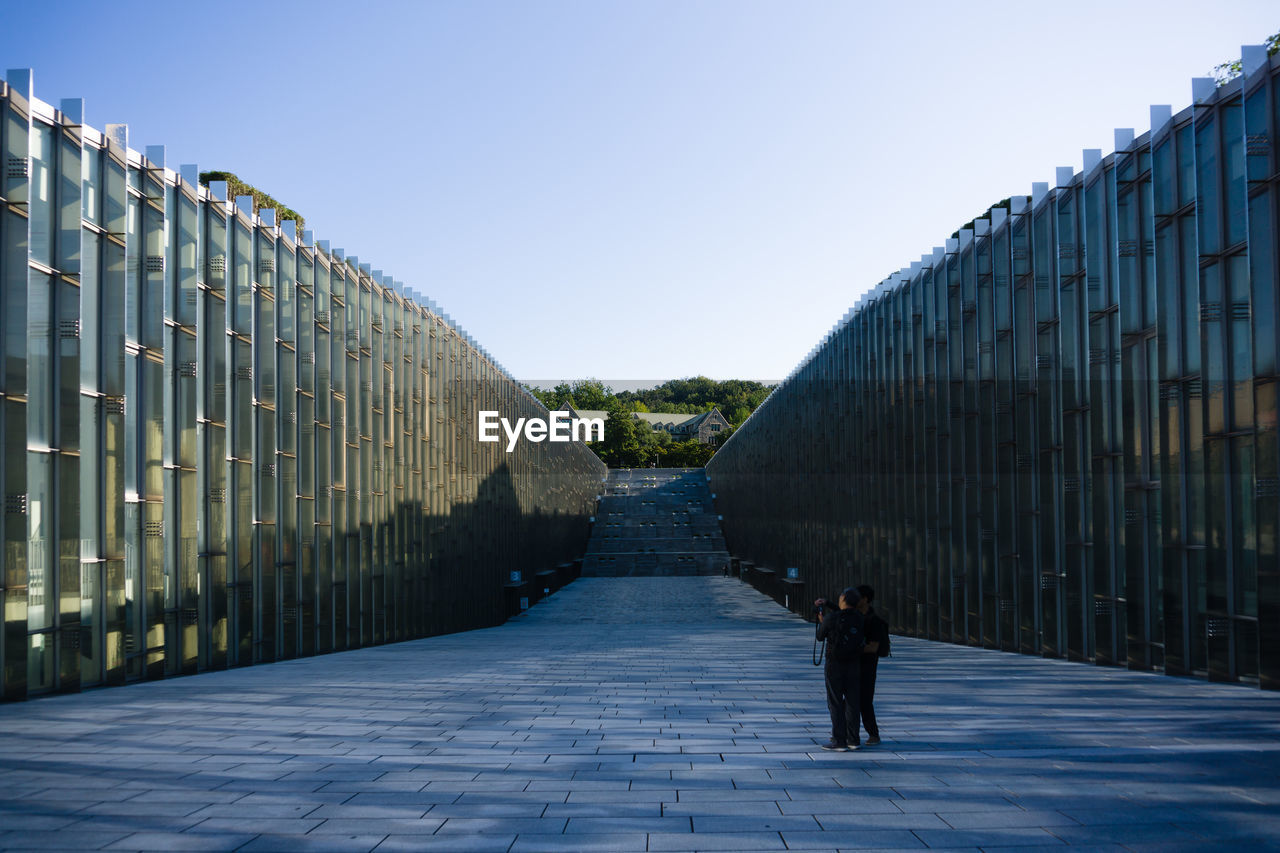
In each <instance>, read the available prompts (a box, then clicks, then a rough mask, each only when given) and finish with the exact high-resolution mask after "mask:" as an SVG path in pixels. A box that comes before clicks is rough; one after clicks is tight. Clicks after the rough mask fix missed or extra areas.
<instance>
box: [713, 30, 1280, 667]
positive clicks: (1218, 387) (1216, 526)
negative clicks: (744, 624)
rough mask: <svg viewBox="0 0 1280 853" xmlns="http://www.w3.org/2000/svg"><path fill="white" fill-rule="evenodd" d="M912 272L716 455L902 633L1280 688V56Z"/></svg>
mask: <svg viewBox="0 0 1280 853" xmlns="http://www.w3.org/2000/svg"><path fill="white" fill-rule="evenodd" d="M1244 66H1245V69H1246V74H1245V76H1244V77H1242V78H1241V79H1239V80H1236V81H1233V82H1231V83H1230V84H1228V85H1226V86H1223V87H1221V88H1217V87H1215V86H1214V83H1213V81H1212V80H1197V81H1194V85H1193V94H1194V104H1193V106H1191V107H1188V108H1187V109H1185V110H1183V111H1182V112H1180V113H1178V114H1177V115H1172V114H1171V111H1170V110H1169V109H1168V108H1167V107H1166V108H1158V107H1156V108H1152V130H1151V131H1150V132H1148V133H1144V134H1142V135H1141V136H1136V137H1135V134H1134V133H1133V132H1132V131H1123V130H1122V131H1117V132H1116V150H1115V151H1114V152H1113V153H1111V154H1109V155H1107V156H1106V157H1103V156H1102V153H1101V152H1100V151H1086V152H1085V157H1084V161H1085V162H1084V169H1083V171H1082V172H1076V171H1075V170H1073V169H1071V168H1064V169H1059V170H1058V173H1057V180H1056V181H1055V183H1054V185H1052V186H1050V185H1049V184H1048V183H1046V184H1039V185H1036V186H1035V187H1034V188H1033V192H1032V194H1031V196H1029V197H1015V198H1012V199H1010V200H1009V201H1008V203H1007V204H1006V205H1003V206H997V207H994V208H992V209H991V210H990V211H989V213H988V215H987V216H985V217H984V218H980V219H978V220H976V221H975V222H973V223H972V224H971V225H970V226H968V227H965V228H963V229H961V230H960V231H959V232H958V234H957V235H956V236H955V237H954V238H953V239H950V240H948V241H947V242H946V245H945V247H943V248H939V249H935V250H934V251H933V252H932V253H931V254H928V255H925V256H923V257H922V258H921V259H920V260H919V261H918V262H915V263H913V264H912V265H911V266H910V267H909V268H906V269H904V270H902V271H901V272H900V273H898V274H897V275H894V276H891V277H890V278H889V279H888V280H886V281H884V282H883V283H881V284H880V285H879V286H878V287H877V288H876V289H875V290H874V291H873V292H872V293H871V294H870V295H868V296H867V297H865V298H864V299H863V300H862V301H861V302H860V303H859V305H858V306H857V307H856V308H855V309H854V310H852V311H850V312H849V314H848V315H847V316H846V317H845V318H844V320H843V321H842V322H841V323H840V324H839V325H837V326H836V327H835V328H834V329H833V330H832V332H831V333H830V334H829V335H828V336H827V337H825V338H824V339H823V341H822V342H821V343H820V345H819V346H818V347H816V348H815V349H814V351H813V352H812V353H811V354H810V355H809V357H808V358H807V359H806V360H805V361H804V362H803V363H802V364H801V365H800V367H798V368H797V369H796V370H795V372H794V373H793V374H792V375H791V376H790V377H789V378H788V380H787V381H786V382H785V383H783V384H782V385H781V386H780V387H779V388H778V389H777V390H776V391H775V392H774V394H773V395H772V396H771V397H770V398H769V399H768V400H767V401H766V402H765V404H764V405H763V406H761V407H760V408H759V409H758V410H757V411H756V413H755V414H754V415H752V416H751V418H750V419H749V420H747V421H746V423H745V424H744V425H743V426H742V427H741V428H740V429H739V430H738V431H737V432H736V433H735V434H734V435H733V437H732V438H731V439H730V440H729V442H728V443H727V444H726V445H725V447H724V448H722V449H721V450H720V451H719V452H718V453H717V454H716V456H715V457H714V458H713V459H712V460H711V463H710V464H709V465H708V466H707V468H708V474H709V476H710V477H711V483H712V488H713V490H714V491H715V492H716V493H717V495H718V510H719V512H721V513H722V514H723V516H724V529H725V535H726V538H727V539H728V544H729V546H730V548H731V550H732V552H733V553H734V554H736V555H738V556H740V557H743V558H746V559H751V560H754V561H755V562H757V563H760V564H764V565H767V566H770V567H775V568H782V567H790V566H795V567H799V568H800V572H801V577H802V578H804V579H805V581H806V582H807V584H808V585H809V588H811V589H816V590H818V591H819V592H821V591H824V590H825V591H827V592H829V593H830V592H834V591H838V590H839V589H840V588H842V587H844V586H845V585H847V584H849V583H869V584H871V585H872V586H874V587H875V588H876V589H877V591H878V597H879V599H880V601H879V602H878V604H879V605H880V607H881V609H882V610H884V611H885V613H886V614H887V616H888V618H889V621H890V623H891V625H892V626H893V629H894V630H895V631H898V632H901V633H904V634H909V635H912V636H919V637H927V638H930V639H934V640H946V641H950V642H956V643H965V644H971V645H981V646H985V647H989V648H998V649H1005V650H1008V651H1018V652H1023V653H1026V654H1040V655H1049V656H1054V657H1066V658H1071V659H1075V660H1091V661H1096V662H1097V663H1099V664H1118V665H1124V666H1128V667H1131V668H1134V669H1162V670H1163V671H1165V672H1167V673H1171V674H1182V675H1198V676H1201V677H1207V678H1210V679H1213V680H1223V681H1233V680H1246V681H1257V682H1258V683H1260V684H1261V685H1262V686H1263V687H1266V688H1270V689H1275V688H1277V687H1280V563H1278V560H1277V553H1276V546H1277V542H1276V539H1277V530H1278V528H1280V490H1278V489H1277V482H1278V481H1277V457H1278V455H1280V454H1278V450H1280V448H1278V446H1277V399H1276V395H1277V367H1276V350H1277V293H1278V282H1280V258H1278V254H1280V236H1278V235H1280V232H1278V231H1277V227H1278V225H1277V223H1278V222H1280V206H1278V204H1280V150H1278V148H1280V146H1277V142H1276V137H1277V130H1280V127H1278V122H1280V56H1278V57H1274V58H1270V59H1269V58H1268V57H1267V56H1266V54H1265V51H1263V50H1262V49H1261V48H1256V49H1254V48H1251V49H1247V50H1246V52H1245V56H1244Z"/></svg>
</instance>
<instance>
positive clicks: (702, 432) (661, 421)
mask: <svg viewBox="0 0 1280 853" xmlns="http://www.w3.org/2000/svg"><path fill="white" fill-rule="evenodd" d="M635 417H637V418H639V419H640V420H642V421H644V422H645V423H647V424H649V425H650V426H651V427H653V428H654V429H655V430H658V429H660V430H665V431H666V432H668V433H670V434H671V437H672V438H673V439H674V440H676V441H688V440H690V439H693V440H694V441H697V442H700V443H702V444H710V443H711V442H712V441H714V440H715V438H716V436H718V435H720V433H722V432H726V431H727V430H728V429H729V422H728V421H727V420H725V417H724V415H722V414H721V413H720V409H719V408H712V409H711V411H709V412H700V413H698V414H696V415H689V414H673V413H668V412H636V413H635Z"/></svg>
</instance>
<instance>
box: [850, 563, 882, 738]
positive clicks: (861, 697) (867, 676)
mask: <svg viewBox="0 0 1280 853" xmlns="http://www.w3.org/2000/svg"><path fill="white" fill-rule="evenodd" d="M858 594H859V598H858V606H857V610H858V612H859V613H861V614H862V621H863V633H865V634H866V638H867V644H866V646H864V647H863V649H862V662H861V664H860V665H859V668H858V704H859V707H860V709H861V711H862V725H863V726H864V727H865V728H866V730H867V746H875V745H876V744H878V743H880V727H879V726H878V725H876V709H875V705H874V702H875V697H876V668H877V667H878V666H879V665H880V658H882V657H884V656H885V655H887V654H888V653H889V623H887V622H885V621H884V620H883V619H881V618H880V615H879V614H878V613H876V612H875V610H873V609H872V608H871V602H872V601H873V600H875V597H876V591H875V590H874V589H872V588H871V587H869V586H867V585H865V584H863V585H862V586H859V587H858Z"/></svg>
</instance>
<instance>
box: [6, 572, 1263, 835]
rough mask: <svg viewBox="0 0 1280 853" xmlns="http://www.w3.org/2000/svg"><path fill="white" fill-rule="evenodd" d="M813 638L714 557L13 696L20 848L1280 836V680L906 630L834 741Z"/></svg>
mask: <svg viewBox="0 0 1280 853" xmlns="http://www.w3.org/2000/svg"><path fill="white" fill-rule="evenodd" d="M812 638H813V629H812V626H811V625H807V624H806V623H804V622H803V621H802V620H801V619H799V618H798V617H796V616H794V615H793V614H791V613H789V612H787V611H786V610H784V609H783V608H781V607H779V606H778V605H777V604H775V603H774V602H773V601H772V600H771V599H768V598H766V597H765V596H763V595H761V594H759V593H757V592H756V591H755V590H753V589H751V588H749V587H747V586H745V585H743V584H741V583H739V582H738V581H736V580H733V579H726V578H720V577H627V578H584V579H581V580H579V581H576V582H575V583H573V584H571V585H570V586H568V587H566V588H564V589H562V590H560V591H559V592H556V593H555V594H553V595H552V596H551V597H550V598H549V599H548V600H547V601H545V602H543V603H541V604H539V605H537V606H536V607H535V608H533V609H532V610H530V611H528V612H526V613H525V614H523V615H521V616H520V617H517V618H516V619H514V620H512V621H510V622H508V623H507V624H505V625H503V626H500V627H498V628H492V629H487V630H482V631H472V632H467V633H463V634H454V635H449V636H443V637H434V638H430V639H425V640H417V641H413V642H408V643H400V644H395V645H388V646H379V647H375V648H370V649H362V650H358V651H354V652H347V653H342V654H335V655H326V656H321V657H315V658H307V659H303V660H294V661H285V662H282V663H277V664H272V665H270V666H261V667H252V668H247V669H239V670H233V671H226V672H217V673H209V674H205V675H200V676H193V677H187V678H180V679H172V680H166V681H159V682H149V683H145V684H138V685H132V686H128V687H124V688H113V689H105V690H97V691H91V692H86V693H83V694H79V695H68V696H54V697H48V698H44V699H40V700H36V701H31V702H25V703H18V704H10V705H3V706H0V743H3V744H4V750H3V751H2V752H0V849H3V850H6V851H17V850H26V849H98V848H108V847H109V848H111V849H118V850H129V849H136V850H187V849H189V850H245V851H250V850H361V849H365V850H372V849H377V850H378V851H379V853H382V851H391V850H447V851H466V850H478V851H502V853H519V851H589V850H598V851H619V852H620V853H631V851H650V850H652V851H669V853H686V851H688V852H689V853H691V852H692V851H697V850H729V851H747V850H785V849H803V850H827V851H836V850H855V849H871V848H875V849H901V850H910V849H924V848H926V847H928V848H930V849H956V850H979V849H1001V850H1018V849H1046V850H1047V849H1053V848H1064V849H1065V848H1067V847H1071V848H1076V849H1097V850H1120V849H1125V850H1166V849H1187V850H1199V849H1206V848H1227V849H1244V850H1249V849H1259V850H1262V849H1276V848H1277V844H1276V839H1277V838H1280V818H1278V817H1276V815H1277V814H1280V812H1277V807H1280V775H1278V774H1280V769H1278V768H1280V696H1278V695H1276V694H1274V693H1268V692H1262V691H1259V690H1257V689H1256V687H1249V686H1241V685H1223V684H1208V683H1205V682H1200V681H1195V680H1190V679H1179V678H1169V677H1165V676H1162V675H1157V674H1151V673H1137V672H1128V671H1125V670H1122V669H1112V668H1099V667H1094V666H1090V665H1086V664H1078V663H1068V662H1066V661H1059V660H1044V659H1038V658H1030V657H1024V656H1019V655H1013V654H1004V653H1000V652H995V651H990V650H983V649H976V648H966V647H961V646H954V645H950V644H940V643H929V642H926V641H922V640H916V639H910V638H906V637H895V639H894V644H893V645H894V655H893V657H892V658H890V659H888V660H885V661H882V662H881V665H880V670H879V682H878V684H877V690H876V698H877V703H876V704H877V711H878V716H879V717H880V723H881V729H882V732H881V735H882V737H883V739H884V743H883V744H881V745H880V746H878V747H869V748H866V747H864V748H863V749H860V750H857V751H854V752H848V753H826V752H823V751H822V750H821V749H819V745H820V744H821V743H822V742H823V741H825V740H826V738H827V736H828V732H827V725H828V723H827V715H826V708H825V702H824V700H823V691H822V677H821V672H820V670H818V669H815V668H814V667H813V666H811V665H810V663H809V658H810V653H811V651H812Z"/></svg>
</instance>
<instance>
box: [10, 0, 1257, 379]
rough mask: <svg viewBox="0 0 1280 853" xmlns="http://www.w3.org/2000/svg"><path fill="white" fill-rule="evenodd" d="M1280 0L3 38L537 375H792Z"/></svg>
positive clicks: (424, 14)
mask: <svg viewBox="0 0 1280 853" xmlns="http://www.w3.org/2000/svg"><path fill="white" fill-rule="evenodd" d="M1277 29H1280V6H1277V4H1276V3H1275V2H1274V0H1268V2H1229V3H1215V4H1205V3H1203V2H1197V3H1189V2H1175V1H1174V0H1161V2H1127V1H1126V2H1115V1H1114V0H1111V1H1110V2H1092V0H1081V2H1074V3H1054V4H1052V5H1048V4H1041V3H1034V2H1027V0H1023V2H1016V3H1006V2H983V3H955V2H947V3H941V2H939V3H892V2H890V3H881V2H875V3H872V2H853V0H847V2H825V0H786V1H785V2H783V0H777V2H752V0H646V2H609V0H559V2H555V1H553V0H548V1H547V2H538V0H503V2H499V0H475V1H474V2H461V0H457V1H456V2H455V1H454V0H447V1H446V0H436V1H435V2H380V0H367V2H363V3H349V2H344V3H336V2H328V1H327V0H323V1H322V2H302V3H281V2H271V0H257V2H251V3H247V2H240V0H220V2H217V3H212V2H204V3H183V2H179V3H175V4H171V5H170V4H160V3H154V2H147V3H139V2H131V0H124V2H109V3H104V2H101V0H95V2H59V1H58V0H43V2H37V0H0V70H3V69H5V68H20V67H30V68H32V69H34V71H35V87H36V95H37V96H38V97H40V98H42V99H43V100H45V101H48V102H50V103H53V104H55V105H56V104H57V102H58V101H59V100H60V99H61V98H65V97H83V98H85V100H86V110H87V116H88V121H89V123H90V124H91V125H93V126H95V127H98V128H101V127H102V126H103V125H104V124H106V123H108V122H127V123H128V124H129V127H130V144H131V145H132V147H134V148H136V149H138V150H142V149H143V148H144V147H145V146H147V145H157V144H158V145H165V146H167V150H168V159H169V163H170V165H177V164H178V163H197V164H199V165H200V167H201V168H202V169H225V170H229V171H234V172H236V173H237V174H239V175H240V176H241V177H242V178H244V179H245V180H247V181H249V182H250V183H253V184H255V185H257V186H259V187H260V188H262V189H263V190H265V191H267V192H269V193H271V194H272V195H274V196H275V197H276V198H278V199H280V200H281V201H282V202H284V203H285V204H288V205H290V206H292V207H294V208H295V209H297V210H299V211H300V212H302V213H303V215H305V216H306V217H307V220H308V227H310V228H311V229H312V230H313V231H314V232H315V234H316V236H317V238H319V239H329V240H331V241H332V242H333V245H334V246H336V247H342V248H344V249H346V250H347V251H348V252H349V253H353V254H356V255H358V256H359V257H360V259H361V260H362V261H369V262H371V263H372V264H373V265H374V267H377V268H381V269H382V270H384V271H385V272H387V273H388V274H390V275H393V276H395V277H397V278H399V279H401V280H403V281H404V282H405V283H406V284H408V285H410V286H411V287H413V288H415V289H417V290H418V291H419V292H423V293H426V294H427V295H429V296H430V297H431V298H433V299H435V300H436V301H437V302H438V303H440V304H441V305H442V306H443V307H444V308H445V310H446V311H448V312H449V313H450V314H452V315H453V316H454V317H455V318H456V319H457V320H458V321H459V322H460V323H461V325H462V326H463V327H464V328H466V329H467V330H468V331H469V332H471V333H472V335H473V336H474V337H475V338H476V339H477V340H479V341H480V342H481V343H482V344H484V346H485V347H486V348H487V349H488V350H489V351H490V352H491V353H493V354H494V356H495V357H496V358H498V359H499V360H500V361H501V362H503V364H504V365H505V366H506V367H507V368H508V369H509V370H510V371H511V372H512V373H513V374H514V375H516V376H517V377H519V378H522V379H530V380H546V379H555V378H561V377H583V376H594V377H598V378H601V379H604V380H606V381H607V382H611V383H613V384H614V385H615V386H616V387H622V386H624V385H631V384H633V383H635V382H638V381H639V382H643V381H646V380H652V381H660V380H663V379H668V378H674V377H681V376H690V375H695V374H706V375H709V376H712V377H715V378H731V377H742V378H764V379H770V378H778V377H781V376H783V375H785V374H786V373H787V372H789V371H790V370H791V368H792V367H794V366H795V364H796V363H797V362H798V361H799V360H800V359H801V358H803V357H804V355H805V354H806V353H807V352H808V351H809V349H810V348H811V347H812V346H813V345H814V344H815V343H816V342H817V341H818V339H819V338H820V337H821V336H822V335H823V334H824V333H825V332H826V331H827V330H828V329H829V328H830V327H831V326H832V325H833V324H834V323H836V322H837V321H838V320H839V319H840V317H841V316H842V315H843V314H844V312H845V310H846V309H847V308H848V307H849V306H851V305H852V304H853V303H854V302H855V301H856V299H857V297H858V296H859V295H860V294H861V293H863V292H864V291H866V290H867V289H869V288H870V287H872V286H874V285H875V284H876V283H878V282H879V281H880V280H881V279H882V278H884V277H885V276H886V275H888V274H889V273H891V272H894V271H896V270H898V269H899V268H901V267H903V266H906V265H908V264H910V263H911V261H913V260H915V259H918V258H919V256H920V254H921V253H924V252H928V251H929V250H930V249H931V248H932V247H933V246H935V245H938V244H940V243H941V241H942V240H943V239H944V238H945V237H947V236H948V235H949V234H950V233H951V232H952V231H953V230H955V228H956V227H958V226H959V225H960V224H962V223H963V222H965V221H967V220H969V219H971V218H972V217H973V216H975V215H977V214H979V213H981V212H982V211H983V210H985V209H986V207H987V206H988V205H989V204H990V203H991V202H994V201H996V200H999V199H1001V198H1004V197H1005V196H1008V195H1011V194H1016V193H1023V194H1025V193H1028V192H1030V186H1031V183H1032V182H1033V181H1052V180H1053V175H1054V167H1056V166H1060V165H1072V166H1075V167H1076V168H1077V169H1079V168H1080V164H1081V154H1080V152H1081V149H1083V148H1101V149H1103V151H1104V153H1106V152H1109V151H1110V150H1112V147H1113V144H1112V140H1113V137H1112V129H1113V128H1116V127H1134V128H1136V129H1137V131H1138V132H1139V133H1140V132H1142V131H1143V130H1145V129H1146V128H1147V124H1148V106H1149V105H1150V104H1164V103H1167V104H1171V105H1173V107H1174V109H1175V110H1177V109H1180V108H1181V107H1183V106H1185V105H1186V104H1187V103H1188V101H1189V99H1190V89H1191V86H1190V78H1191V77H1193V76H1203V75H1205V74H1206V73H1207V72H1208V71H1209V70H1210V69H1211V68H1212V66H1213V65H1215V64H1217V63H1218V62H1221V61H1225V60H1227V59H1231V58H1234V57H1237V56H1238V55H1239V46H1240V45H1241V44H1256V43H1259V42H1261V41H1262V39H1263V38H1264V37H1266V36H1267V35H1269V34H1270V33H1273V32H1275V31H1276V30H1277Z"/></svg>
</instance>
